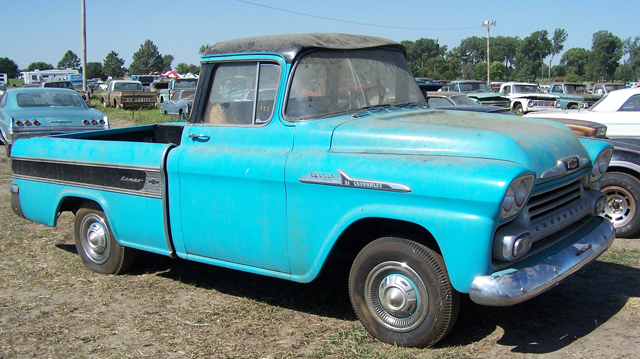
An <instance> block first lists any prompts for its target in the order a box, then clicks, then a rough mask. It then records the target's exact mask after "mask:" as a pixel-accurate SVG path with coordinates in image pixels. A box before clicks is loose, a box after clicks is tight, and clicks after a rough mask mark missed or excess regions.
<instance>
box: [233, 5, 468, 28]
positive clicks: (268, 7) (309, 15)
mask: <svg viewBox="0 0 640 359" xmlns="http://www.w3.org/2000/svg"><path fill="white" fill-rule="evenodd" d="M236 1H237V2H241V3H245V4H249V5H253V6H260V7H263V8H267V9H271V10H276V11H282V12H288V13H290V14H296V15H301V16H308V17H313V18H316V19H322V20H329V21H337V22H344V23H347V24H355V25H364V26H373V27H383V28H387V29H401V30H420V31H453V30H469V29H477V28H478V27H481V26H471V27H457V28H449V29H427V28H422V27H403V26H388V25H377V24H367V23H364V22H357V21H349V20H341V19H333V18H330V17H325V16H318V15H311V14H305V13H302V12H297V11H291V10H285V9H280V8H277V7H273V6H267V5H262V4H256V3H253V2H250V1H245V0H236Z"/></svg>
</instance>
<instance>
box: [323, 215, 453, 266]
mask: <svg viewBox="0 0 640 359" xmlns="http://www.w3.org/2000/svg"><path fill="white" fill-rule="evenodd" d="M382 237H404V238H407V239H411V240H413V241H415V242H418V243H420V244H422V245H425V246H427V247H429V248H431V249H432V250H434V251H436V252H437V253H438V254H441V252H440V247H439V246H438V243H437V242H436V240H435V238H434V237H433V235H431V233H430V232H429V231H428V230H426V229H425V228H424V227H422V226H420V225H417V224H415V223H411V222H406V221H401V220H394V219H387V218H364V219H361V220H359V221H357V222H355V223H353V224H351V225H350V226H349V227H348V228H347V229H346V230H345V231H344V232H343V233H342V234H341V235H340V238H338V241H337V242H336V245H335V246H334V251H337V252H340V253H344V254H347V255H349V256H352V257H354V258H355V256H356V255H357V254H358V253H359V252H360V250H362V248H363V247H364V246H366V245H367V244H369V243H370V242H372V241H374V240H376V239H378V238H382Z"/></svg>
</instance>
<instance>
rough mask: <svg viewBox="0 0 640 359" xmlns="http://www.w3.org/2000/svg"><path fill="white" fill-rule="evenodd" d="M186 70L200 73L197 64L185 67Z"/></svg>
mask: <svg viewBox="0 0 640 359" xmlns="http://www.w3.org/2000/svg"><path fill="white" fill-rule="evenodd" d="M187 72H190V73H192V74H199V73H200V66H198V65H193V64H191V65H189V68H188V69H187Z"/></svg>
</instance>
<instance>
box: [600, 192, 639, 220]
mask: <svg viewBox="0 0 640 359" xmlns="http://www.w3.org/2000/svg"><path fill="white" fill-rule="evenodd" d="M603 192H604V195H605V196H606V197H607V205H606V206H605V208H604V213H603V214H602V215H603V216H604V217H605V218H607V219H609V220H610V221H611V223H613V225H614V226H615V227H621V226H624V225H626V224H627V223H629V221H630V220H631V219H632V218H633V215H634V214H635V212H636V204H635V200H634V199H633V196H632V195H631V193H629V191H627V190H626V189H625V188H622V187H617V186H614V187H607V188H605V189H603Z"/></svg>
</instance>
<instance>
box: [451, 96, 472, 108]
mask: <svg viewBox="0 0 640 359" xmlns="http://www.w3.org/2000/svg"><path fill="white" fill-rule="evenodd" d="M449 98H450V99H451V101H453V102H454V103H455V104H456V106H462V105H477V104H478V103H477V102H476V101H474V100H473V99H472V98H471V97H469V96H467V95H461V96H451V97H449Z"/></svg>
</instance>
